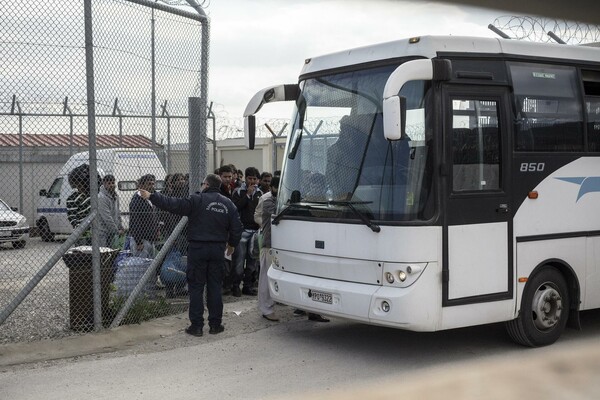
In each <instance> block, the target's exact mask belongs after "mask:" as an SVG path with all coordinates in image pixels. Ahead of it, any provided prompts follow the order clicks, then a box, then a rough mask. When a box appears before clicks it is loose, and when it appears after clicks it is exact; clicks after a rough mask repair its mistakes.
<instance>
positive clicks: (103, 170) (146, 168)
mask: <svg viewBox="0 0 600 400" xmlns="http://www.w3.org/2000/svg"><path fill="white" fill-rule="evenodd" d="M96 156H97V159H98V163H97V165H98V172H99V174H100V176H104V175H114V177H115V179H116V182H117V188H116V190H117V194H118V195H119V201H120V208H121V215H122V216H123V224H124V226H125V227H127V226H128V222H129V202H130V201H131V198H132V197H133V195H134V193H135V191H136V190H137V180H138V179H139V178H140V177H141V176H143V175H146V174H152V175H154V176H155V177H156V189H157V190H160V189H161V188H162V186H163V184H164V179H165V169H164V167H163V165H162V163H161V162H160V160H159V158H158V156H157V155H156V153H155V152H154V151H152V150H151V149H145V148H128V149H125V148H116V149H105V150H98V151H97V152H96ZM87 163H89V154H88V152H82V153H77V154H74V155H73V156H71V158H69V160H68V161H67V162H66V163H65V165H63V167H62V168H61V169H60V172H59V174H58V176H57V177H56V178H55V179H54V181H53V182H52V184H51V185H50V188H49V189H47V190H46V189H42V190H40V198H39V202H38V207H37V215H36V225H37V227H38V229H39V232H40V236H41V237H42V239H43V240H44V241H50V240H52V239H53V238H54V235H56V234H60V235H70V234H71V233H72V232H73V227H72V226H71V224H70V223H69V221H68V220H67V198H68V197H69V195H70V194H71V193H72V192H73V189H72V188H71V186H70V185H69V173H70V172H71V171H72V170H73V169H74V168H76V167H78V166H80V165H82V164H87Z"/></svg>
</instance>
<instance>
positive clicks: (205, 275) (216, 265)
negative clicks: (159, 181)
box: [140, 174, 242, 336]
mask: <svg viewBox="0 0 600 400" xmlns="http://www.w3.org/2000/svg"><path fill="white" fill-rule="evenodd" d="M220 186H221V178H219V176H218V175H214V174H210V175H208V176H207V177H206V179H204V182H203V183H202V192H201V193H196V194H194V195H192V196H189V197H188V198H186V199H181V198H175V197H167V196H163V195H161V194H160V193H152V194H151V193H150V192H147V191H145V190H140V195H141V196H142V197H143V198H144V199H149V200H150V201H151V202H152V204H153V205H155V206H156V207H158V208H160V209H161V210H165V211H169V212H172V213H173V214H177V215H185V216H187V217H188V231H187V236H188V243H189V246H188V269H187V282H188V293H189V295H190V311H189V316H190V322H191V325H190V326H189V327H188V328H187V329H186V330H185V331H186V332H187V333H188V334H190V335H194V336H202V328H203V326H204V318H203V314H204V298H203V294H204V293H203V292H204V285H205V284H206V291H207V293H206V294H207V307H208V325H209V326H210V330H209V333H211V334H217V333H221V332H223V330H224V329H225V328H224V327H223V325H222V324H221V322H222V318H223V298H222V296H221V285H222V281H223V264H224V261H225V252H227V254H228V255H231V253H233V250H234V249H235V247H236V246H237V245H238V243H239V241H240V238H241V236H242V223H241V221H240V217H239V214H238V211H237V208H236V207H235V205H234V204H233V203H232V202H231V200H229V199H228V198H227V197H225V196H223V195H221V194H220V193H219V188H220Z"/></svg>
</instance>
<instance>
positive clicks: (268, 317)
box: [263, 313, 279, 322]
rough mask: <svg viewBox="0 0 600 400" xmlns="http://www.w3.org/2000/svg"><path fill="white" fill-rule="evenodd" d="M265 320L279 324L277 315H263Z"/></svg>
mask: <svg viewBox="0 0 600 400" xmlns="http://www.w3.org/2000/svg"><path fill="white" fill-rule="evenodd" d="M263 318H264V319H268V320H269V321H271V322H279V318H277V316H276V315H275V313H271V314H263Z"/></svg>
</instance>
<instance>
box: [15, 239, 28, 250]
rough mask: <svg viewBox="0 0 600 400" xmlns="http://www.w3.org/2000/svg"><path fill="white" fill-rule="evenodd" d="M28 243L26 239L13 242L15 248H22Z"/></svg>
mask: <svg viewBox="0 0 600 400" xmlns="http://www.w3.org/2000/svg"><path fill="white" fill-rule="evenodd" d="M26 244H27V242H26V241H25V240H19V241H18V242H12V247H13V248H15V249H22V248H23V247H25V245H26Z"/></svg>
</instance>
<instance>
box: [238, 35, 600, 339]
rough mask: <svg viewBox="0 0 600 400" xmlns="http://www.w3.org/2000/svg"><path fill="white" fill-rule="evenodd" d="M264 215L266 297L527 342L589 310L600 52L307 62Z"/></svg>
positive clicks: (379, 51) (594, 276)
mask: <svg viewBox="0 0 600 400" xmlns="http://www.w3.org/2000/svg"><path fill="white" fill-rule="evenodd" d="M276 101H293V102H295V109H294V115H293V124H292V128H291V131H290V134H289V136H288V141H287V146H286V155H285V158H284V164H283V167H282V180H281V184H280V189H279V196H278V197H279V200H278V209H277V212H278V214H277V215H276V216H275V217H274V219H273V227H272V235H273V242H272V254H273V263H272V266H271V268H270V269H269V272H268V276H269V286H270V290H271V293H272V295H273V297H274V299H275V300H276V301H277V302H281V303H284V304H288V305H291V306H294V307H298V308H301V309H304V310H308V311H311V312H316V313H320V314H325V315H331V316H337V317H342V318H346V319H350V320H355V321H361V322H364V323H368V324H375V325H383V326H389V327H396V328H401V329H408V330H413V331H438V330H444V329H452V328H459V327H466V326H473V325H479V324H487V323H495V322H500V321H505V322H506V323H507V330H508V332H509V334H510V336H511V338H512V339H513V340H515V341H516V342H518V343H521V344H523V345H526V346H542V345H547V344H551V343H553V342H554V341H556V340H557V339H558V337H559V336H560V334H561V333H562V331H563V329H564V328H565V326H566V325H567V323H569V326H573V327H579V311H580V310H588V309H593V308H598V307H600V49H595V48H591V47H580V46H577V47H576V46H568V45H554V44H537V43H526V42H520V41H514V40H505V39H493V38H473V37H453V36H451V37H414V38H410V39H407V40H399V41H395V42H390V43H384V44H378V45H374V46H368V47H362V48H357V49H353V50H347V51H343V52H339V53H334V54H330V55H326V56H322V57H315V58H310V59H307V60H306V62H305V64H304V68H303V70H302V73H301V75H300V77H299V81H298V83H297V84H290V85H280V86H273V87H270V88H266V89H264V90H262V91H260V92H258V93H257V94H256V95H255V96H254V97H253V98H252V100H251V101H250V102H249V104H248V106H247V108H246V112H245V117H246V118H245V128H246V139H247V145H248V146H249V147H252V146H253V142H254V135H255V116H254V115H255V114H256V113H257V112H258V111H259V109H260V108H261V107H262V105H263V104H265V103H269V102H276Z"/></svg>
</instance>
